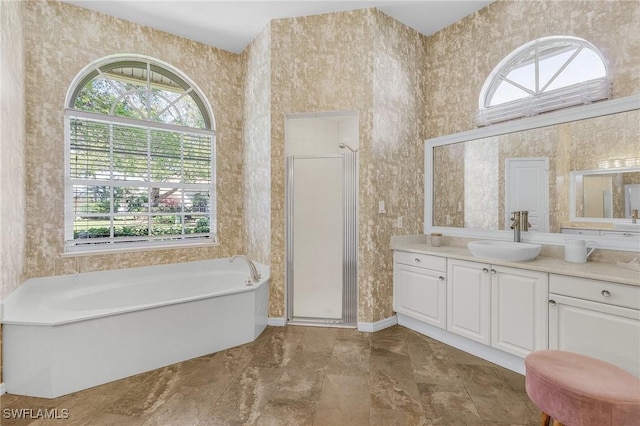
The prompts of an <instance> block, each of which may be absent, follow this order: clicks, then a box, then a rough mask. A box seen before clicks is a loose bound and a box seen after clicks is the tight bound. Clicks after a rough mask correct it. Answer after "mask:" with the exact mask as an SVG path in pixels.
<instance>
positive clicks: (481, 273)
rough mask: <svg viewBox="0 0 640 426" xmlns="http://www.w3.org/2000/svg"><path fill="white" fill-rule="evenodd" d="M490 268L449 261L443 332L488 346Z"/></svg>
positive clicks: (489, 341)
mask: <svg viewBox="0 0 640 426" xmlns="http://www.w3.org/2000/svg"><path fill="white" fill-rule="evenodd" d="M489 270H490V266H489V265H486V264H483V263H477V262H467V261H463V260H455V259H449V261H448V264H447V279H448V283H447V330H449V331H450V332H452V333H456V334H459V335H461V336H464V337H466V338H468V339H471V340H475V341H476V342H480V343H484V344H485V345H489V344H491V335H490V333H491V327H490V320H491V318H490V308H491V298H490V295H491V278H490V274H489Z"/></svg>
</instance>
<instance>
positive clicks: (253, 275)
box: [229, 254, 262, 285]
mask: <svg viewBox="0 0 640 426" xmlns="http://www.w3.org/2000/svg"><path fill="white" fill-rule="evenodd" d="M238 257H239V258H240V259H243V260H244V261H245V262H247V265H249V273H250V275H249V278H247V282H246V284H247V285H251V284H255V283H257V282H258V281H260V278H262V276H261V275H260V272H258V268H256V265H255V264H254V263H253V262H252V261H251V259H249V258H248V257H247V256H245V255H243V254H238V255H235V256H233V257H232V258H231V259H229V262H231V263H233V261H234V260H236V258H238Z"/></svg>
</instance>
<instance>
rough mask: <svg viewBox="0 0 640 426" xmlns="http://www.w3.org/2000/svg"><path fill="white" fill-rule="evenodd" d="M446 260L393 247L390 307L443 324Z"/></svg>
mask: <svg viewBox="0 0 640 426" xmlns="http://www.w3.org/2000/svg"><path fill="white" fill-rule="evenodd" d="M446 271H447V260H446V258H444V257H438V256H430V255H425V254H418V253H410V252H403V251H396V252H395V253H394V267H393V310H394V311H396V312H397V313H400V314H404V315H407V316H409V317H411V318H415V319H417V320H419V321H423V322H425V323H427V324H431V325H434V326H436V327H439V328H445V326H446V314H445V311H446V294H447V280H446Z"/></svg>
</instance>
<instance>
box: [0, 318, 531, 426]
mask: <svg viewBox="0 0 640 426" xmlns="http://www.w3.org/2000/svg"><path fill="white" fill-rule="evenodd" d="M0 407H1V408H2V409H1V410H0V423H1V424H2V425H6V426H9V425H27V424H28V425H48V424H60V425H92V426H93V425H123V426H125V425H179V426H182V425H244V424H252V425H253V424H256V425H349V426H351V425H353V426H356V425H384V426H387V425H431V424H439V425H500V424H510V425H514V424H521V425H525V424H526V425H529V424H531V425H534V424H538V419H539V415H540V412H539V411H538V410H537V408H536V407H535V406H534V405H533V404H532V403H531V402H530V401H529V399H528V398H527V395H526V393H525V391H524V378H523V377H522V376H520V375H519V374H516V373H513V372H511V371H509V370H505V369H503V368H501V367H498V366H495V365H494V364H491V363H488V362H486V361H484V360H481V359H479V358H476V357H474V356H471V355H469V354H466V353H465V352H462V351H459V350H457V349H454V348H452V347H449V346H447V345H444V344H442V343H440V342H437V341H435V340H432V339H430V338H428V337H425V336H422V335H421V334H418V333H415V332H413V331H411V330H409V329H406V328H404V327H401V326H395V327H391V328H388V329H385V330H382V331H379V332H377V333H372V334H371V333H360V332H358V331H356V330H352V329H338V328H318V327H300V326H288V327H268V328H267V329H266V330H265V331H264V333H262V335H261V336H260V337H259V338H258V339H257V340H256V341H255V342H252V343H249V344H246V345H243V346H240V347H237V348H233V349H229V350H226V351H222V352H218V353H215V354H212V355H207V356H204V357H201V358H196V359H193V360H189V361H185V362H182V363H179V364H175V365H171V366H169V367H165V368H161V369H158V370H154V371H151V372H148V373H144V374H140V375H137V376H134V377H130V378H127V379H123V380H118V381H116V382H112V383H108V384H106V385H102V386H97V387H95V388H92V389H88V390H85V391H82V392H77V393H74V394H70V395H66V396H63V397H60V398H56V399H40V398H29V397H20V396H15V395H9V394H6V395H3V396H2V397H0ZM39 408H47V409H52V408H57V409H58V412H59V413H62V410H63V409H66V410H68V414H69V418H68V419H66V420H42V419H40V420H15V419H7V418H6V413H7V411H6V410H7V409H9V410H10V409H32V410H33V413H36V412H37V409H39Z"/></svg>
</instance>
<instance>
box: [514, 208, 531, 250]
mask: <svg viewBox="0 0 640 426" xmlns="http://www.w3.org/2000/svg"><path fill="white" fill-rule="evenodd" d="M511 214H512V217H511V221H512V222H511V229H513V241H514V242H516V243H519V242H520V232H521V231H524V232H527V231H528V230H529V227H530V226H531V224H530V223H529V212H528V211H527V210H522V211H517V212H511Z"/></svg>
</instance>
